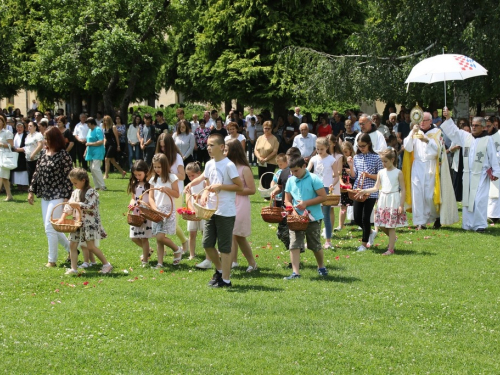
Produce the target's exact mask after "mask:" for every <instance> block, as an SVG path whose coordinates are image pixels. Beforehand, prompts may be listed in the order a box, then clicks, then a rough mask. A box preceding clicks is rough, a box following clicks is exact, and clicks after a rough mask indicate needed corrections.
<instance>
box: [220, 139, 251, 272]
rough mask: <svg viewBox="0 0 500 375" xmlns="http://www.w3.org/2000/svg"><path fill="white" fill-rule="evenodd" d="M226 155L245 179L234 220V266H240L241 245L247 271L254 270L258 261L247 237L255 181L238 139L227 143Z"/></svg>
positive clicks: (237, 197)
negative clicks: (239, 251) (239, 250)
mask: <svg viewBox="0 0 500 375" xmlns="http://www.w3.org/2000/svg"><path fill="white" fill-rule="evenodd" d="M226 156H227V158H228V159H229V160H231V161H232V162H233V163H234V164H235V165H236V169H237V170H238V174H239V175H240V178H241V180H242V181H243V191H240V192H238V193H236V219H235V221H234V229H233V245H232V247H231V255H232V257H233V261H232V268H235V267H238V246H239V248H240V249H241V252H242V253H243V255H244V256H245V258H246V260H247V261H248V268H247V272H252V271H255V270H257V263H256V262H255V258H254V256H253V253H252V248H251V247H250V244H249V243H248V240H247V237H248V236H250V234H251V232H252V226H251V217H250V214H249V212H250V211H251V208H250V197H249V196H250V195H253V194H255V181H254V179H253V173H252V170H251V169H250V165H249V164H248V160H247V158H246V155H245V151H244V150H243V147H242V146H241V143H240V142H239V141H238V140H230V141H228V142H227V143H226Z"/></svg>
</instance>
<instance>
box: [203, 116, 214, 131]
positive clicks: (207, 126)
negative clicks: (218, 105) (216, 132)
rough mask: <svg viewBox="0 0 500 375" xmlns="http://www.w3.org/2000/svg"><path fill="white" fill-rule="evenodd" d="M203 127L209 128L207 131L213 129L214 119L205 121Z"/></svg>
mask: <svg viewBox="0 0 500 375" xmlns="http://www.w3.org/2000/svg"><path fill="white" fill-rule="evenodd" d="M205 127H206V128H209V129H212V128H215V121H214V119H213V118H211V117H210V120H208V121H207V123H206V124H205Z"/></svg>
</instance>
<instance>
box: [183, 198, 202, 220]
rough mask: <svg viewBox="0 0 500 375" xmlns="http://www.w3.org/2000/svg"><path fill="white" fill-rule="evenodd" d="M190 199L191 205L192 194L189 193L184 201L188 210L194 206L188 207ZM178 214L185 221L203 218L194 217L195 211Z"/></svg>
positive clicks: (191, 209)
mask: <svg viewBox="0 0 500 375" xmlns="http://www.w3.org/2000/svg"><path fill="white" fill-rule="evenodd" d="M190 201H191V205H192V204H193V195H191V194H190V195H189V198H188V200H187V202H186V206H187V208H188V209H189V210H190V211H194V208H192V207H190V205H189V203H190ZM180 215H181V217H182V218H183V219H184V220H186V221H201V220H203V219H201V218H199V217H196V212H195V213H193V214H187V213H182V214H180Z"/></svg>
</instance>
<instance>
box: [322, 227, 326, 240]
mask: <svg viewBox="0 0 500 375" xmlns="http://www.w3.org/2000/svg"><path fill="white" fill-rule="evenodd" d="M321 237H323V238H326V228H323V230H322V231H321Z"/></svg>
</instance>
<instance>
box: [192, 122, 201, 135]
mask: <svg viewBox="0 0 500 375" xmlns="http://www.w3.org/2000/svg"><path fill="white" fill-rule="evenodd" d="M199 127H200V123H199V122H198V121H196V122H195V121H191V133H193V134H194V131H195V130H196V129H198V128H199Z"/></svg>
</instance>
